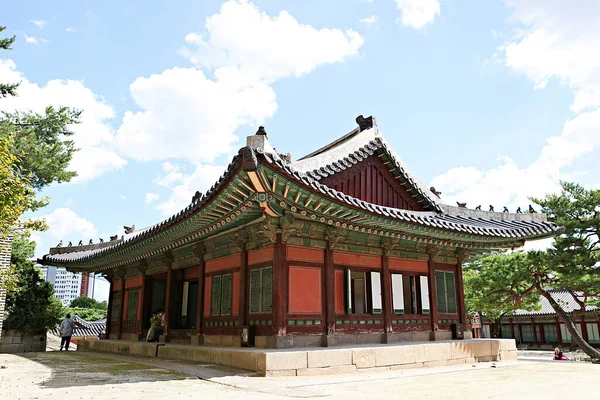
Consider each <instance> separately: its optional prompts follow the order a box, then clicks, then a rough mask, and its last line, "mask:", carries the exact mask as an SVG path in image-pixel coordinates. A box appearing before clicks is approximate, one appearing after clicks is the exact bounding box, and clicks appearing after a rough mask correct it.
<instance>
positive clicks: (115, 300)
mask: <svg viewBox="0 0 600 400" xmlns="http://www.w3.org/2000/svg"><path fill="white" fill-rule="evenodd" d="M110 319H111V321H119V320H120V319H121V293H115V294H113V296H112V310H111V315H110Z"/></svg>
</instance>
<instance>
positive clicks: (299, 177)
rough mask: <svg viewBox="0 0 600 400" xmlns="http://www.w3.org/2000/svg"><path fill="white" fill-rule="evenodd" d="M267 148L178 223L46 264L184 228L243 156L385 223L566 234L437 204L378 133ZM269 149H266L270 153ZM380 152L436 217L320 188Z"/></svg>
mask: <svg viewBox="0 0 600 400" xmlns="http://www.w3.org/2000/svg"><path fill="white" fill-rule="evenodd" d="M249 143H250V142H249ZM267 145H268V142H266V139H265V142H264V143H263V147H252V146H251V147H244V148H242V149H240V152H239V153H238V155H236V156H235V157H234V158H233V160H232V162H231V163H230V164H229V166H228V167H227V169H226V171H225V173H224V174H223V175H222V176H221V177H220V179H219V180H218V181H217V182H216V183H215V184H214V185H213V186H212V187H211V188H210V189H209V190H208V191H207V192H206V193H205V194H204V195H202V196H199V198H198V199H196V200H195V201H193V202H192V203H191V204H190V205H188V206H187V207H186V208H185V209H183V210H182V211H180V212H179V213H177V214H175V215H173V216H172V217H170V218H168V219H166V220H164V221H162V222H160V223H158V224H156V225H154V226H152V227H150V228H147V229H145V230H142V231H137V232H134V233H133V234H131V235H130V236H128V237H125V238H124V240H123V241H121V242H119V243H115V244H113V245H110V246H107V247H103V248H98V249H92V250H86V251H80V252H73V253H64V254H52V255H45V256H44V257H43V259H42V260H40V263H42V264H46V265H48V264H50V265H51V264H52V263H58V264H63V263H74V262H86V261H89V260H92V259H98V258H100V257H102V256H105V255H107V254H110V253H113V252H117V251H121V250H124V249H127V248H129V247H131V246H133V245H136V244H137V243H140V242H142V241H144V240H146V239H148V238H151V237H154V236H156V235H158V234H160V233H161V232H164V231H165V230H167V229H169V228H171V227H173V226H175V225H177V224H179V223H181V222H183V221H184V220H186V219H187V218H188V217H190V216H191V215H193V214H195V213H197V212H200V210H202V209H203V208H204V206H205V205H207V204H208V203H209V201H212V199H213V198H214V196H215V195H216V194H217V193H218V192H219V191H220V190H221V189H222V188H223V187H224V184H225V183H226V182H228V181H229V180H230V179H231V178H232V176H233V175H234V174H235V173H237V171H238V170H239V168H241V166H242V164H244V165H245V162H246V161H245V160H246V155H244V157H243V159H244V160H242V156H241V154H244V152H248V153H250V156H251V157H250V158H253V157H255V156H256V159H260V160H264V161H266V163H265V165H272V166H273V167H274V168H275V169H277V170H279V171H281V172H282V174H283V175H286V176H287V177H288V178H290V179H291V180H293V181H296V182H298V183H299V184H301V185H304V186H306V187H307V188H309V189H310V190H312V191H314V192H316V193H320V194H322V195H324V196H326V197H328V198H330V199H332V200H334V201H336V202H340V203H341V204H343V205H347V206H351V207H354V208H357V209H361V210H364V211H366V212H369V213H372V214H375V215H379V216H382V217H387V218H392V219H395V220H398V221H404V222H407V223H411V224H417V225H421V226H424V227H430V228H436V229H442V230H447V231H453V232H458V233H466V234H473V235H478V236H488V237H496V238H502V239H514V240H515V241H521V240H525V239H531V238H540V237H548V236H552V235H557V234H560V233H561V230H560V228H559V227H557V226H556V225H555V224H553V223H551V222H548V221H547V220H546V217H545V215H543V214H509V213H494V212H487V211H476V210H466V209H460V208H457V207H453V206H448V205H445V204H442V203H440V202H437V201H435V200H434V199H433V197H434V196H435V195H433V194H432V193H431V192H430V191H429V189H427V188H426V187H425V186H424V185H423V184H422V183H420V182H419V181H418V180H417V179H416V178H414V177H412V174H411V173H410V171H409V170H408V168H407V167H406V166H405V165H404V164H403V163H402V162H401V160H400V159H399V158H397V156H395V153H394V151H393V149H391V148H389V147H388V146H387V144H386V142H385V139H383V137H381V136H380V134H379V132H378V131H377V128H376V127H373V128H371V129H369V130H366V131H362V132H358V134H356V135H355V136H353V137H349V139H348V140H347V141H346V142H342V143H341V144H336V146H335V147H334V148H332V149H325V150H323V151H318V152H316V153H313V154H314V155H312V156H310V157H307V158H305V159H302V160H299V161H297V162H295V163H291V162H290V161H289V160H284V159H283V158H282V157H280V155H279V154H278V153H277V152H275V151H274V150H272V147H271V146H270V145H268V146H267ZM357 145H360V146H359V148H358V149H355V150H353V151H352V152H351V154H350V155H347V156H344V157H342V159H341V161H340V160H339V159H337V160H336V157H338V156H339V155H340V154H344V153H346V152H347V151H348V149H351V148H356V146H357ZM263 149H266V151H265V150H263ZM376 151H385V152H386V154H387V156H388V157H389V158H390V159H391V160H393V162H394V163H395V165H396V166H397V168H398V169H399V170H400V171H401V173H403V174H404V177H405V178H406V179H407V180H408V181H409V183H410V184H411V185H413V188H415V189H416V190H418V191H419V193H420V194H421V195H422V196H423V197H424V198H426V199H427V200H428V201H430V202H431V204H432V205H433V206H435V207H434V209H435V211H409V210H403V209H396V208H391V207H384V206H380V205H377V204H373V203H368V202H366V201H363V200H360V199H358V198H355V197H352V196H348V195H346V194H344V193H342V192H339V191H337V190H334V189H332V188H330V187H328V186H326V185H323V184H321V183H320V182H319V180H320V179H322V178H323V177H325V176H328V175H327V174H330V173H335V172H336V171H338V170H342V169H344V168H348V167H350V166H351V165H354V164H355V163H357V162H359V161H360V160H362V159H363V158H364V157H368V156H369V155H371V154H373V153H374V152H376ZM242 161H243V162H242ZM315 163H323V164H322V167H319V168H311V166H314V165H317V164H315ZM503 242H504V241H503Z"/></svg>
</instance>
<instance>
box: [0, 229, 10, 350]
mask: <svg viewBox="0 0 600 400" xmlns="http://www.w3.org/2000/svg"><path fill="white" fill-rule="evenodd" d="M11 250H12V236H8V237H6V238H5V239H2V238H1V237H0V339H2V325H3V322H4V310H5V307H6V288H5V287H4V285H3V284H2V275H3V274H4V273H5V272H6V271H7V270H8V267H9V266H10V253H11Z"/></svg>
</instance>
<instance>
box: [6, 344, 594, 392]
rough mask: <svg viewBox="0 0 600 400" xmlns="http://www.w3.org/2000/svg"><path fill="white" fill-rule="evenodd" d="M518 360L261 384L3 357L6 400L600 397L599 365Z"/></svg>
mask: <svg viewBox="0 0 600 400" xmlns="http://www.w3.org/2000/svg"><path fill="white" fill-rule="evenodd" d="M545 361H546V362H544V360H540V361H519V362H513V363H480V364H473V365H465V366H460V367H445V368H430V369H412V370H409V369H407V370H395V371H391V370H387V371H371V372H368V373H357V374H348V375H339V376H319V377H293V378H261V377H257V376H255V375H254V374H250V373H247V372H244V371H241V370H234V369H230V368H229V369H227V368H224V367H219V366H215V365H205V364H198V363H183V362H175V361H169V360H158V359H152V358H143V357H131V356H121V355H109V354H100V353H92V352H85V353H82V352H68V353H65V352H62V353H59V352H46V353H30V354H26V355H20V356H18V355H9V354H0V393H1V396H0V397H1V398H2V399H61V398H69V399H86V400H87V399H126V400H134V399H161V400H174V399H191V398H194V399H198V398H201V399H292V398H311V399H361V400H365V399H390V398H391V399H424V398H433V397H435V398H443V399H469V398H478V399H519V398H528V399H530V398H557V399H558V398H563V399H564V398H576V397H579V398H594V396H597V397H595V398H600V395H598V393H599V392H598V387H599V382H600V365H592V364H590V363H575V362H547V361H548V360H545Z"/></svg>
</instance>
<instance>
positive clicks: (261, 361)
mask: <svg viewBox="0 0 600 400" xmlns="http://www.w3.org/2000/svg"><path fill="white" fill-rule="evenodd" d="M307 367H308V356H307V352H306V351H293V352H267V353H259V354H258V358H257V368H258V370H259V371H277V370H290V369H294V370H296V369H304V368H307Z"/></svg>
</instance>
